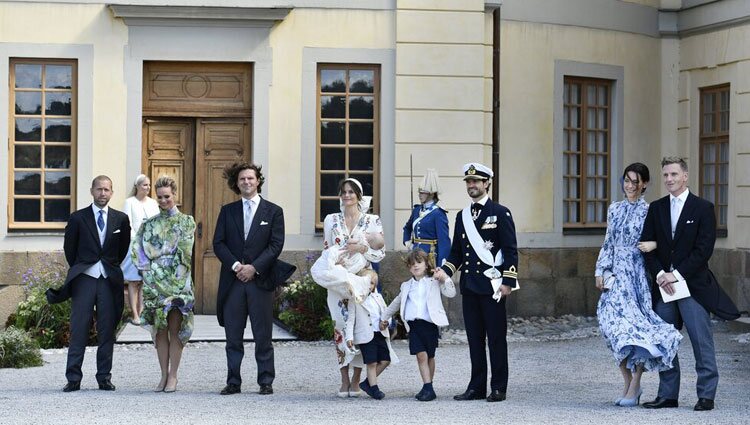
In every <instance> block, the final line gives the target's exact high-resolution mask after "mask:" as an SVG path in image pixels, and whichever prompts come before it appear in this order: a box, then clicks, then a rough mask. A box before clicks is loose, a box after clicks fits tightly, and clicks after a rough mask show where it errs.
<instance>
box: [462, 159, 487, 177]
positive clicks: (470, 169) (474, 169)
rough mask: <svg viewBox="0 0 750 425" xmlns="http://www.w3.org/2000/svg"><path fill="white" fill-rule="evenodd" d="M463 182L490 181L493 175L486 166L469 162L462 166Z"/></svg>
mask: <svg viewBox="0 0 750 425" xmlns="http://www.w3.org/2000/svg"><path fill="white" fill-rule="evenodd" d="M463 171H464V180H469V179H476V180H487V179H491V178H492V177H493V176H494V175H495V173H493V172H492V170H491V169H490V168H489V167H487V166H486V165H483V164H480V163H478V162H470V163H468V164H465V165H464V168H463Z"/></svg>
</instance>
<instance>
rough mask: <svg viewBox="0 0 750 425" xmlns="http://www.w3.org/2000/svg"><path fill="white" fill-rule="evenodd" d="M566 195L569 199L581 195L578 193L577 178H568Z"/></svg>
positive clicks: (577, 197)
mask: <svg viewBox="0 0 750 425" xmlns="http://www.w3.org/2000/svg"><path fill="white" fill-rule="evenodd" d="M568 197H569V198H571V199H579V198H580V197H581V196H580V195H579V194H578V179H576V178H573V179H570V186H569V187H568Z"/></svg>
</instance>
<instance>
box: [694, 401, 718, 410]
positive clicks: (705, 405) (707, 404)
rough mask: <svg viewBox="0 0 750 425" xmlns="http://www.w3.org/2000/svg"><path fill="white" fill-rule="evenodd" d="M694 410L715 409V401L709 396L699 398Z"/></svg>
mask: <svg viewBox="0 0 750 425" xmlns="http://www.w3.org/2000/svg"><path fill="white" fill-rule="evenodd" d="M693 410H695V411H696V412H702V411H704V410H714V401H713V400H711V399H709V398H699V399H698V402H697V403H695V407H693Z"/></svg>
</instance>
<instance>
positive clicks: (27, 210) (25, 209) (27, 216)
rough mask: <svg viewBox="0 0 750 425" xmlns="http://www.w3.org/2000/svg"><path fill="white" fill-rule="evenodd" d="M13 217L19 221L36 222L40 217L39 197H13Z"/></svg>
mask: <svg viewBox="0 0 750 425" xmlns="http://www.w3.org/2000/svg"><path fill="white" fill-rule="evenodd" d="M13 203H14V208H13V218H14V220H15V221H20V222H27V223H28V222H38V221H40V220H41V219H42V217H41V213H40V211H39V205H40V202H39V199H15V200H14V202H13Z"/></svg>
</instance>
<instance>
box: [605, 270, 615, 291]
mask: <svg viewBox="0 0 750 425" xmlns="http://www.w3.org/2000/svg"><path fill="white" fill-rule="evenodd" d="M602 278H603V279H604V289H612V287H613V286H614V284H615V275H614V273H612V272H611V271H609V270H606V271H605V272H604V276H602Z"/></svg>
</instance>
